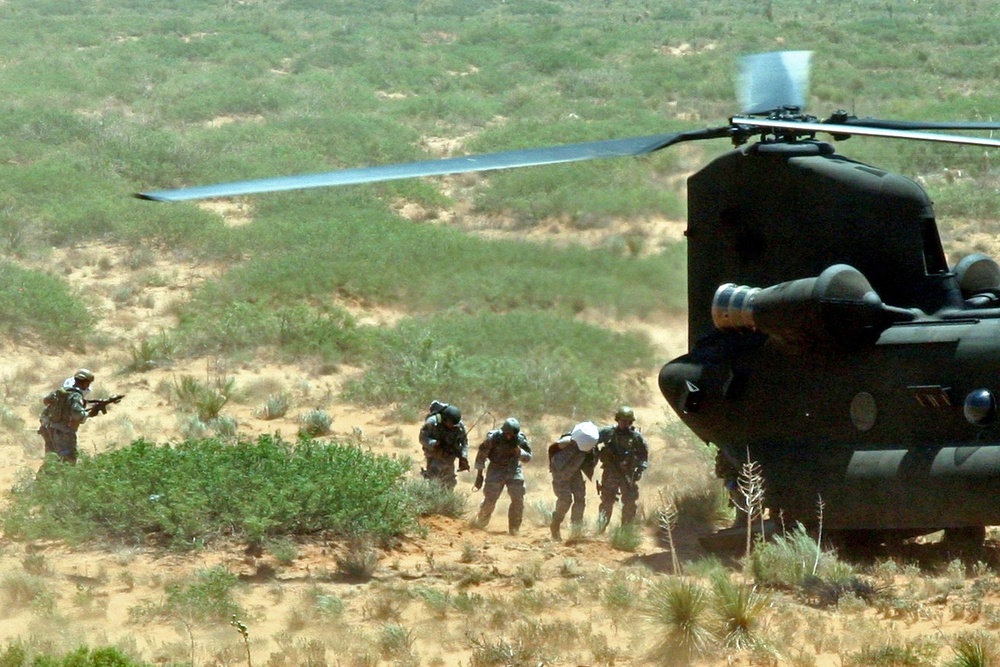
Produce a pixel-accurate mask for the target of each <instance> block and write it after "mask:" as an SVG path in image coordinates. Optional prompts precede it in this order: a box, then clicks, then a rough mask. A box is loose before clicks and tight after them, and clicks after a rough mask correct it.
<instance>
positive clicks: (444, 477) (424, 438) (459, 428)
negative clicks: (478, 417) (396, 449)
mask: <svg viewBox="0 0 1000 667" xmlns="http://www.w3.org/2000/svg"><path fill="white" fill-rule="evenodd" d="M420 445H421V446H422V447H423V450H424V457H425V458H426V461H427V463H426V466H427V467H426V468H424V469H423V470H422V471H421V473H422V474H423V476H424V479H433V480H437V481H438V482H440V483H441V485H442V486H445V487H447V488H449V489H454V488H455V485H456V484H457V483H458V479H457V478H456V476H455V459H458V469H459V471H460V472H461V471H464V470H468V469H469V438H468V435H467V434H466V432H465V424H464V423H463V422H462V421H459V422H458V423H457V424H456V425H454V426H452V427H449V426H447V425H445V424H444V420H443V418H442V415H441V413H440V412H438V413H434V414H431V415H429V416H428V417H427V419H426V420H425V421H424V425H423V426H422V427H420Z"/></svg>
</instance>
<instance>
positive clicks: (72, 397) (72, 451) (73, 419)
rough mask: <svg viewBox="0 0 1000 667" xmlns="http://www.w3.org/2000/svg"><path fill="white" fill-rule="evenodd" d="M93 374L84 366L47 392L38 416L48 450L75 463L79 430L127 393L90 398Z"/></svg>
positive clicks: (41, 433)
mask: <svg viewBox="0 0 1000 667" xmlns="http://www.w3.org/2000/svg"><path fill="white" fill-rule="evenodd" d="M93 381H94V374H93V373H92V372H91V371H89V370H87V369H86V368H81V369H80V370H78V371H77V372H76V373H74V374H73V377H71V378H67V379H66V381H65V382H63V384H62V386H61V387H59V388H58V389H54V390H53V391H51V392H49V393H48V394H46V395H45V398H44V399H43V401H44V403H45V409H43V410H42V414H41V416H40V417H39V421H40V422H41V423H40V425H39V427H38V433H39V435H41V436H42V439H43V440H44V441H45V454H46V455H48V454H55V455H56V456H58V457H59V460H60V461H65V462H66V463H71V464H75V463H76V457H77V438H76V432H77V430H78V429H79V428H80V425H81V424H83V422H85V421H87V419H88V418H90V417H96V416H97V415H103V414H107V413H108V406H109V405H111V404H113V403H118V402H120V401H121V400H122V399H123V398H125V395H124V394H115V395H114V396H109V397H108V398H98V399H91V400H88V399H86V398H84V394H86V393H87V392H89V391H90V385H91V384H92V383H93Z"/></svg>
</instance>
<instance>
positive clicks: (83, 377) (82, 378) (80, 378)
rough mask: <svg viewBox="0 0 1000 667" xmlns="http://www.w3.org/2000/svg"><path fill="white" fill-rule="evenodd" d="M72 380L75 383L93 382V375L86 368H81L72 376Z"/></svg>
mask: <svg viewBox="0 0 1000 667" xmlns="http://www.w3.org/2000/svg"><path fill="white" fill-rule="evenodd" d="M73 379H74V380H76V381H77V382H93V381H94V373H93V372H92V371H90V370H88V369H86V368H81V369H80V370H78V371H77V372H76V373H74V374H73Z"/></svg>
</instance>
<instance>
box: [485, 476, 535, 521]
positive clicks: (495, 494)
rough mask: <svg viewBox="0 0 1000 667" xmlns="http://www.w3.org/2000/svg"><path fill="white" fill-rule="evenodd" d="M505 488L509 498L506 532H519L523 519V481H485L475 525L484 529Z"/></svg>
mask: <svg viewBox="0 0 1000 667" xmlns="http://www.w3.org/2000/svg"><path fill="white" fill-rule="evenodd" d="M505 486H506V487H507V495H508V496H510V507H509V508H508V509H507V530H509V531H511V532H514V531H517V530H520V528H521V519H522V518H523V517H524V480H523V479H510V480H505V481H500V482H493V481H487V482H486V484H485V485H484V486H483V502H482V504H481V505H480V506H479V516H478V517H476V523H478V524H479V525H480V526H483V527H485V526H486V524H488V523H489V522H490V517H491V516H493V510H494V509H496V506H497V500H499V499H500V494H501V493H503V489H504V487H505Z"/></svg>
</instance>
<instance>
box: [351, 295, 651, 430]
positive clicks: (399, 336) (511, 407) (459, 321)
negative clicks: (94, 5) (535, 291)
mask: <svg viewBox="0 0 1000 667" xmlns="http://www.w3.org/2000/svg"><path fill="white" fill-rule="evenodd" d="M380 338H381V349H380V350H379V352H378V353H377V357H376V359H375V360H374V361H373V362H372V363H371V364H370V366H369V368H368V370H367V371H366V372H365V373H364V374H363V375H362V376H361V377H360V378H359V379H357V380H354V381H351V382H349V383H347V385H346V387H345V391H344V396H345V398H347V399H349V400H352V401H356V402H358V403H362V404H365V405H385V404H389V403H393V404H397V405H400V406H403V407H409V408H410V409H416V408H422V407H423V404H424V403H425V402H426V397H427V396H430V395H435V396H448V395H451V396H458V395H460V396H463V397H464V399H463V400H464V401H465V403H466V404H467V405H489V406H491V409H497V410H504V411H509V412H512V413H517V414H519V415H524V416H531V415H539V414H545V413H549V414H551V413H556V414H572V413H574V412H582V413H587V412H593V411H596V410H601V409H604V408H606V406H607V405H608V404H610V403H614V402H615V401H618V400H621V398H622V397H623V396H624V395H625V394H626V391H627V390H626V388H625V387H624V385H623V384H622V381H621V380H620V379H619V376H618V374H619V372H620V370H621V369H622V368H635V367H648V366H650V365H651V364H652V363H654V362H653V359H652V352H651V348H650V346H649V344H648V342H647V341H646V340H645V339H644V338H643V337H641V336H638V335H629V334H617V333H611V332H608V331H606V330H603V329H600V328H598V327H595V326H591V325H587V324H582V323H579V322H574V321H570V320H566V319H563V318H560V317H558V316H555V315H552V314H546V313H540V312H526V311H516V312H512V313H483V314H478V315H462V314H445V315H440V316H436V317H430V318H422V319H414V320H407V321H404V322H402V323H400V325H399V326H397V327H396V328H395V329H394V330H389V331H386V332H384V333H383V334H382V335H381V336H380Z"/></svg>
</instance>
